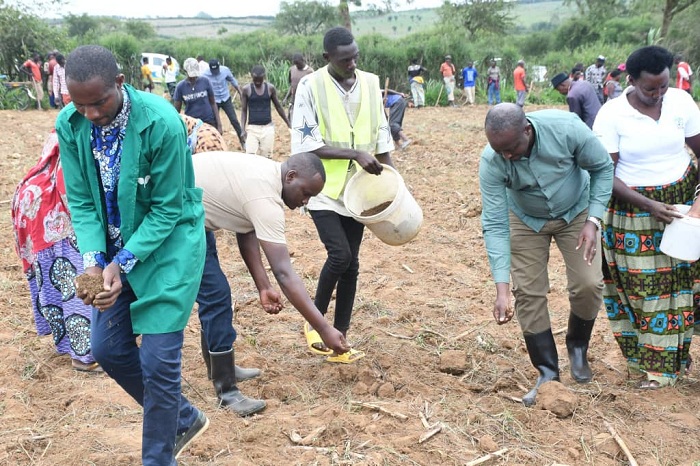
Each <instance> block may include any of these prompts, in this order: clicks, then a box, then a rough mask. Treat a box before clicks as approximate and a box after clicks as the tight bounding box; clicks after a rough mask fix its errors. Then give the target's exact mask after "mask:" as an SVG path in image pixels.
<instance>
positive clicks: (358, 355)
mask: <svg viewBox="0 0 700 466" xmlns="http://www.w3.org/2000/svg"><path fill="white" fill-rule="evenodd" d="M364 357H365V352H364V351H358V350H356V349H351V350H350V351H348V352H347V353H343V354H336V353H333V354H332V355H330V356H328V357H327V358H326V361H328V362H338V363H340V364H352V363H353V362H355V361H357V360H358V359H362V358H364Z"/></svg>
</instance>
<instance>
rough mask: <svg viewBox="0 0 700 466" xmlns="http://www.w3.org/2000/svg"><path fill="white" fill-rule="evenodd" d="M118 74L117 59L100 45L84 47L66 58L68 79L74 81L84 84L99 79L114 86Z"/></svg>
mask: <svg viewBox="0 0 700 466" xmlns="http://www.w3.org/2000/svg"><path fill="white" fill-rule="evenodd" d="M118 74H119V67H118V66H117V59H116V58H114V55H113V54H112V52H110V51H109V50H108V49H106V48H104V47H102V46H100V45H82V46H80V47H77V48H75V49H74V50H73V51H72V52H71V53H70V54H69V55H68V58H66V79H70V80H72V81H78V82H81V83H84V82H87V81H90V80H91V79H93V78H95V77H99V78H100V79H102V82H104V83H105V84H112V83H114V82H115V79H116V77H117V75H118Z"/></svg>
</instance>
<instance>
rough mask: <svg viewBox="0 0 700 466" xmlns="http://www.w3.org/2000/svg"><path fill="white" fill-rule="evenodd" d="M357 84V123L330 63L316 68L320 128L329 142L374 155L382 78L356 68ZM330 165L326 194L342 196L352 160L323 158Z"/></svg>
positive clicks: (315, 89) (325, 163) (315, 99)
mask: <svg viewBox="0 0 700 466" xmlns="http://www.w3.org/2000/svg"><path fill="white" fill-rule="evenodd" d="M355 77H356V79H357V85H358V86H360V109H359V111H358V114H357V118H355V124H354V125H350V120H349V118H348V117H347V113H346V111H345V106H344V105H343V102H342V100H341V99H340V96H339V95H338V91H337V90H336V85H335V84H334V83H333V81H332V80H333V78H332V77H331V75H330V73H328V66H324V67H323V68H321V69H320V70H318V71H317V72H316V76H315V79H314V81H313V84H314V85H313V86H312V87H311V89H312V92H313V96H314V101H315V102H316V103H317V106H316V111H317V118H318V129H319V131H320V133H321V137H322V138H323V141H324V142H325V143H326V145H328V146H332V147H339V148H342V149H355V150H361V151H365V152H369V153H370V154H372V155H374V152H375V150H376V148H377V138H378V135H379V122H380V121H381V118H380V112H381V111H383V109H382V99H381V96H380V95H379V78H378V77H377V76H376V75H373V74H371V73H365V72H363V71H360V70H355ZM321 162H323V167H324V168H325V169H326V184H325V186H324V188H323V191H321V192H322V193H323V194H325V195H326V196H328V197H330V198H333V199H338V197H339V196H340V193H341V192H342V191H343V187H344V186H345V179H346V178H347V172H348V168H349V167H350V161H349V160H345V159H323V158H322V159H321Z"/></svg>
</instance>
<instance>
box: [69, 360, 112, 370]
mask: <svg viewBox="0 0 700 466" xmlns="http://www.w3.org/2000/svg"><path fill="white" fill-rule="evenodd" d="M71 366H73V369H75V370H76V371H79V372H94V373H102V372H104V369H102V366H100V364H99V363H98V362H97V361H95V362H82V361H78V360H77V359H71Z"/></svg>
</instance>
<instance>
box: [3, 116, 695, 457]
mask: <svg viewBox="0 0 700 466" xmlns="http://www.w3.org/2000/svg"><path fill="white" fill-rule="evenodd" d="M529 109H530V110H532V109H533V107H530V108H529ZM486 110H487V109H486V107H485V106H477V107H473V108H455V109H452V108H424V109H420V110H415V109H409V110H408V111H407V114H406V119H405V129H406V132H407V134H408V135H409V136H410V137H411V138H412V139H413V141H414V143H413V144H412V145H411V146H410V147H409V148H408V149H407V150H406V151H404V152H397V153H396V154H395V156H394V158H395V163H396V166H397V168H398V169H399V171H400V172H401V173H402V174H403V176H404V178H405V180H406V182H407V185H408V186H409V188H410V190H411V192H412V193H413V195H414V197H415V198H416V200H417V201H418V202H419V204H420V205H421V206H422V208H423V212H424V215H425V221H424V224H423V228H422V231H421V232H420V234H419V235H418V237H417V238H416V239H415V240H414V241H412V242H410V243H409V244H407V245H404V246H400V247H392V246H387V245H385V244H383V243H382V242H380V241H379V240H378V239H377V238H375V237H374V236H373V235H372V234H371V233H370V232H367V233H366V236H365V241H364V244H363V247H362V252H361V270H360V271H361V274H360V284H359V292H358V296H357V302H356V309H355V314H354V318H353V325H352V328H351V331H350V335H349V337H350V340H351V341H352V342H353V344H354V345H355V346H356V347H358V348H360V349H362V350H364V351H365V352H366V353H367V357H366V358H365V359H363V360H361V361H360V362H358V363H357V364H355V365H349V366H342V365H332V364H329V363H326V362H324V360H323V358H322V357H319V356H314V355H312V354H311V353H310V352H309V351H307V349H306V346H305V342H304V338H303V335H302V318H301V316H300V314H299V313H298V312H296V311H295V310H294V309H293V308H291V307H290V306H287V308H286V309H285V310H284V311H283V312H282V313H281V314H280V315H279V316H269V315H267V314H266V313H265V312H263V311H262V309H261V308H260V306H259V303H258V299H257V292H256V290H255V287H254V285H253V282H252V280H251V278H250V276H249V275H248V273H247V271H246V269H245V266H244V264H243V262H242V260H241V259H240V257H239V254H238V252H237V249H236V246H235V238H234V236H233V235H231V234H229V233H220V234H219V240H220V242H219V244H220V257H221V259H222V264H223V268H224V270H225V272H226V274H227V276H228V277H229V280H230V282H231V285H232V289H233V296H234V299H235V302H236V303H237V304H236V311H237V313H236V318H235V325H236V328H237V330H238V332H239V339H238V341H237V343H236V351H237V356H238V361H239V362H240V363H241V364H242V365H248V366H257V367H260V368H262V369H263V371H264V373H263V375H262V377H260V378H259V379H257V380H253V381H248V382H244V383H242V384H241V388H242V389H243V391H244V393H245V394H247V395H249V396H254V397H258V398H263V399H265V400H267V402H268V408H267V410H266V411H264V412H263V413H262V414H261V415H257V416H254V417H252V418H248V419H241V418H238V417H236V416H235V415H232V414H230V413H228V412H226V411H224V410H219V409H217V407H216V403H215V401H216V399H215V397H214V395H213V389H212V386H211V383H210V382H209V381H208V380H207V378H206V370H205V368H204V365H203V364H202V361H201V356H200V353H199V346H198V345H199V338H198V334H199V322H198V319H197V317H196V314H194V313H193V317H192V319H191V321H190V324H189V326H188V327H187V329H186V330H185V345H184V350H183V353H184V354H183V390H184V392H185V393H186V395H187V396H188V397H189V398H190V399H191V400H192V401H193V402H194V403H195V404H196V405H198V406H199V407H200V408H202V409H203V410H204V411H205V412H206V414H207V415H208V416H209V417H210V419H211V426H210V428H209V430H208V432H207V433H206V434H205V435H203V436H202V437H201V438H200V439H199V440H198V441H197V442H196V443H195V444H194V445H193V447H192V448H190V449H189V450H188V451H186V452H185V453H184V454H183V455H182V456H181V458H180V464H182V465H191V466H194V465H204V464H217V465H239V464H240V465H279V464H297V465H332V464H333V465H335V464H353V465H394V464H397V465H398V464H402V465H403V464H410V465H435V464H462V465H463V464H477V463H476V462H472V461H474V460H476V459H478V458H481V457H483V456H484V455H487V454H488V453H489V452H493V451H495V450H503V452H502V456H499V457H495V458H492V459H490V460H488V463H486V464H508V465H515V464H522V465H554V464H567V465H599V466H603V465H624V464H629V462H628V460H627V459H626V456H625V453H623V452H622V450H621V449H620V448H619V447H618V446H617V444H616V443H615V441H614V440H613V438H612V436H611V434H610V432H609V430H608V428H607V426H606V423H609V425H611V426H613V427H614V429H615V430H616V431H617V433H618V434H619V435H620V436H621V438H622V439H623V440H624V442H625V443H626V444H627V446H628V447H629V451H630V452H631V454H632V455H633V456H634V458H635V459H636V460H637V462H638V463H639V464H640V465H664V466H670V465H685V466H691V465H698V464H700V450H698V448H697V439H698V437H699V435H700V417H699V416H700V397H699V396H698V395H700V382H699V381H698V378H697V370H696V372H695V373H694V374H692V375H691V377H689V378H686V379H685V380H684V381H683V382H682V383H680V384H679V385H678V386H677V387H675V388H669V389H664V390H659V391H652V392H640V391H638V390H636V389H634V388H632V387H633V383H632V381H631V380H630V379H629V378H628V375H627V371H626V368H625V364H624V361H623V360H622V358H621V356H620V353H619V350H618V348H617V346H616V344H615V341H614V339H613V337H612V334H611V333H610V329H609V326H608V323H607V319H606V318H605V315H604V314H603V313H602V312H601V318H600V319H599V320H598V324H597V325H596V328H595V332H594V336H593V340H592V348H591V352H590V360H591V365H592V367H593V370H594V373H595V377H594V381H593V383H591V384H589V385H578V384H575V383H573V381H572V379H571V377H570V376H569V373H568V361H567V358H566V348H565V346H564V333H563V329H564V327H565V326H566V322H567V318H568V305H567V299H566V283H565V278H564V276H565V273H564V272H565V271H564V266H563V263H562V261H561V257H560V255H559V253H558V252H557V251H556V247H554V246H553V247H552V251H553V252H552V259H551V266H550V279H551V292H550V295H549V297H550V306H551V315H552V320H553V328H554V329H555V331H556V330H562V331H561V332H557V336H556V338H557V344H558V346H559V352H560V364H561V369H562V382H563V384H564V385H565V386H566V387H567V388H568V390H570V391H571V392H572V393H573V394H574V395H576V405H575V410H574V412H573V415H571V416H568V417H566V418H563V419H562V418H558V417H556V416H555V415H554V414H553V413H552V412H550V411H547V410H543V409H541V407H535V408H532V409H528V408H525V407H523V406H522V405H521V404H520V403H518V402H517V401H514V400H513V398H514V397H520V396H522V395H523V394H524V393H525V391H526V390H527V389H528V387H529V386H530V385H531V384H532V383H533V382H534V380H535V378H536V372H535V370H534V369H533V368H532V366H531V365H530V362H529V359H528V357H527V354H526V352H525V347H524V343H523V340H522V338H521V334H520V330H519V327H518V324H517V323H516V322H513V323H511V324H509V325H505V326H498V325H496V324H495V323H494V322H493V318H492V317H491V307H492V300H493V297H494V286H493V283H492V281H491V278H490V273H489V268H488V263H487V258H486V254H485V252H484V247H483V240H482V237H481V228H480V222H479V212H480V200H479V186H478V178H477V165H478V159H479V154H480V152H481V149H482V147H483V145H484V143H485V138H484V135H483V131H482V124H483V119H484V116H485V112H486ZM55 115H56V112H55V111H46V112H42V113H39V112H37V111H27V112H7V111H5V112H0V127H1V128H3V130H2V132H1V133H0V173H1V175H0V202H1V203H2V205H4V206H5V209H3V211H2V216H3V217H2V220H3V221H2V222H1V223H0V229H1V230H0V231H1V233H2V235H1V236H0V241H1V243H0V252H1V255H0V306H2V312H1V313H0V418H1V419H2V422H1V426H0V464H7V465H30V464H31V465H54V464H71V465H107V466H110V465H131V464H137V463H139V460H140V438H141V437H140V432H141V410H140V409H139V406H138V405H136V403H134V402H133V401H132V400H131V399H130V398H129V397H127V396H126V395H125V394H124V393H123V392H122V391H121V390H120V389H119V388H118V387H117V386H116V384H114V382H112V381H111V380H110V379H109V378H107V377H105V376H100V375H91V374H84V373H78V372H76V371H74V370H72V369H71V367H70V361H69V358H68V357H67V356H59V355H56V354H55V352H54V347H53V344H52V341H51V339H50V337H41V338H38V337H37V336H36V333H35V330H34V324H33V322H32V318H31V309H30V300H29V292H28V289H27V286H26V282H25V279H24V276H23V274H22V271H21V269H20V265H19V260H18V258H17V257H16V255H15V252H14V246H13V240H12V230H11V226H10V225H11V223H10V213H9V199H10V198H11V196H12V193H13V192H14V188H15V185H16V183H17V181H18V180H19V179H20V178H21V177H22V175H23V174H24V173H26V171H27V169H28V168H29V167H30V166H31V165H33V164H34V163H35V162H36V160H37V159H38V157H39V153H40V148H41V146H42V143H43V141H44V138H45V137H46V135H47V133H48V132H49V130H50V128H51V127H52V124H53V119H54V118H55ZM277 122H278V136H277V137H278V140H277V142H276V152H275V158H277V159H282V158H283V157H284V155H285V150H284V149H286V148H287V147H288V140H289V138H288V133H287V132H286V131H285V130H283V129H282V128H283V125H282V124H281V121H280V120H277ZM225 124H226V126H227V129H228V132H227V134H226V138H227V141H228V142H229V144H231V146H232V148H234V149H236V148H237V146H236V144H234V143H233V142H234V137H232V133H231V132H230V130H231V128H230V126H228V122H226V123H225ZM288 242H289V248H290V251H291V252H292V253H293V261H294V267H295V269H296V271H297V272H298V273H299V274H300V276H301V277H302V278H303V280H304V281H305V283H306V286H307V288H308V289H309V291H310V292H312V291H313V290H314V286H315V283H316V280H317V278H318V273H319V271H320V268H321V265H322V263H323V261H324V258H325V252H324V250H323V247H322V244H321V243H320V241H319V240H318V238H317V235H316V233H315V229H314V226H313V223H312V222H311V220H310V219H309V218H308V217H302V216H300V215H299V214H298V213H297V212H288ZM692 353H693V355H694V357H695V360H696V361H700V352H698V349H697V346H696V347H694V348H693V349H692ZM448 356H449V359H450V361H451V362H452V364H451V365H457V366H463V367H462V371H463V372H462V373H459V374H457V375H451V374H449V373H445V372H442V371H441V370H440V368H441V358H443V359H444V360H443V361H442V362H443V364H442V367H443V368H444V367H445V366H449V365H450V364H448V361H447V359H448ZM355 402H365V403H371V404H373V405H375V406H379V407H381V408H383V409H384V410H386V411H375V410H372V409H370V408H367V407H363V406H359V405H357V404H356V403H355ZM540 405H541V403H540ZM424 421H425V422H424ZM437 427H441V430H440V432H439V433H437V434H435V435H434V436H432V437H431V438H429V439H427V440H424V439H423V436H425V435H426V433H427V432H429V431H431V430H432V429H433V428H437ZM297 435H298V436H300V437H302V438H303V437H307V436H308V438H307V439H306V440H305V441H303V442H301V443H295V442H294V441H292V440H291V438H295V439H297V441H299V439H298V437H297ZM693 439H695V440H693ZM302 443H303V444H302ZM470 462H471V463H470Z"/></svg>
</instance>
